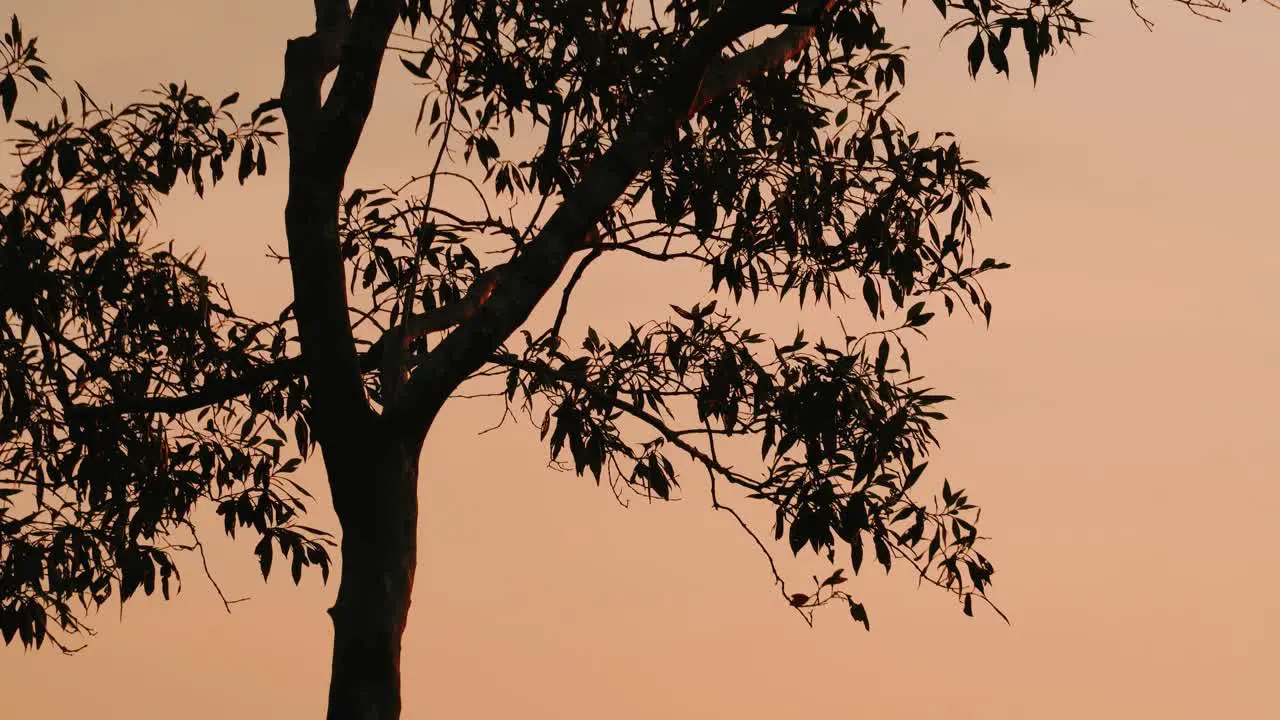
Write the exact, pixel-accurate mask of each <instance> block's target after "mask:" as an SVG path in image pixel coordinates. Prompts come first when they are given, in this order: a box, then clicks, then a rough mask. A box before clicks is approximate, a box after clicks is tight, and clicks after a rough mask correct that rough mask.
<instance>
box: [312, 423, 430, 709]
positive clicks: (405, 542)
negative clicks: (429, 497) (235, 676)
mask: <svg viewBox="0 0 1280 720" xmlns="http://www.w3.org/2000/svg"><path fill="white" fill-rule="evenodd" d="M371 425H372V428H371V430H372V432H369V433H367V434H366V433H353V434H352V435H350V436H348V437H345V438H342V439H341V440H339V441H338V442H339V443H340V447H336V448H334V450H335V451H336V452H333V453H329V452H327V451H326V453H325V464H326V466H328V469H329V473H330V477H329V483H330V487H331V488H333V493H334V508H335V510H336V511H337V514H338V519H339V521H340V523H341V525H342V566H341V573H342V578H341V580H340V581H339V584H338V598H337V601H336V602H335V603H334V606H333V608H332V609H331V610H330V611H329V614H330V616H332V618H333V668H332V672H331V675H330V680H329V712H328V718H329V720H395V719H396V718H399V717H400V641H401V637H402V636H403V634H404V629H405V623H406V621H407V619H408V615H409V599H410V595H411V594H412V592H413V574H414V569H415V566H416V563H417V524H418V495H417V492H418V455H419V451H420V449H421V446H422V444H421V441H420V440H418V441H414V440H412V439H405V438H404V437H403V436H402V435H401V434H400V433H396V432H394V431H392V430H391V429H390V428H388V427H387V423H386V421H385V420H383V419H381V418H379V419H378V420H376V421H375V422H373V423H372V424H371ZM362 436H363V437H362ZM331 458H332V460H331Z"/></svg>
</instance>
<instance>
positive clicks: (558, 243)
mask: <svg viewBox="0 0 1280 720" xmlns="http://www.w3.org/2000/svg"><path fill="white" fill-rule="evenodd" d="M833 1H834V0H827V2H833ZM813 3H814V0H807V1H802V3H801V8H808V9H814V8H813V7H812V5H813ZM794 4H795V3H794V0H771V1H768V2H765V1H763V0H752V1H751V2H747V1H746V0H740V2H738V3H736V4H734V5H733V6H732V7H729V8H726V9H724V10H722V11H721V12H720V13H719V14H718V15H716V16H715V17H713V18H711V20H710V21H709V22H708V23H707V24H706V25H705V26H704V27H703V28H702V29H701V30H700V31H699V32H698V33H697V34H696V35H695V36H694V37H693V38H692V39H691V40H690V41H689V42H688V44H686V45H685V46H684V47H683V48H682V49H681V50H680V51H679V53H678V54H677V56H676V58H675V61H674V62H673V63H672V64H671V71H670V74H669V76H668V78H667V80H666V82H665V83H663V85H662V87H661V88H660V89H659V90H658V92H657V93H656V95H655V97H653V98H650V99H647V100H646V101H645V103H644V108H643V110H642V111H641V112H639V113H637V114H636V116H635V119H634V120H633V121H632V122H631V123H629V124H628V125H626V126H625V127H624V128H623V129H621V130H620V131H619V133H618V137H617V140H616V141H615V142H614V143H613V145H611V146H610V147H609V149H608V150H606V151H605V152H604V154H602V155H601V156H600V157H599V158H598V159H597V160H596V161H595V162H594V163H592V164H591V166H590V167H589V168H588V169H587V171H586V172H585V173H584V174H583V176H582V178H581V179H580V181H579V183H578V185H577V186H576V187H575V188H574V189H573V190H572V191H571V192H569V193H568V195H567V197H566V199H565V201H564V203H562V204H561V205H560V207H559V208H557V210H556V211H555V213H553V214H552V216H551V218H550V219H549V220H548V221H547V224H546V225H545V226H544V227H543V228H542V230H541V231H540V232H539V233H538V234H537V236H536V237H535V238H534V239H533V240H531V241H530V242H529V244H528V246H527V247H526V251H525V252H524V253H523V254H522V255H521V256H520V257H518V258H516V259H515V260H513V261H512V262H511V264H510V266H509V268H508V271H507V272H506V273H505V276H504V277H503V281H502V283H501V284H500V285H499V287H498V289H497V291H496V292H495V293H494V294H493V297H492V298H491V299H490V301H489V302H488V303H486V304H485V305H484V306H483V307H481V309H480V311H479V312H477V313H476V314H475V316H474V317H473V318H472V319H471V320H470V321H469V322H467V323H465V324H463V325H461V326H459V327H458V329H457V330H455V331H454V332H453V333H451V334H450V335H449V336H448V337H446V338H445V339H444V341H443V342H441V344H440V346H439V347H437V348H436V350H435V352H433V353H432V354H431V356H430V357H429V358H428V359H427V360H426V362H424V363H423V364H422V365H421V366H419V368H418V370H417V371H416V372H415V373H414V375H413V377H412V378H410V380H409V383H408V385H407V386H406V388H405V392H404V393H403V394H402V395H401V400H400V401H399V402H398V403H396V404H395V405H393V407H392V408H391V409H390V410H389V412H390V413H391V414H393V415H397V416H403V417H405V418H406V419H408V420H409V421H410V422H411V424H412V426H413V427H415V428H418V429H419V430H424V429H425V428H426V427H427V425H428V424H429V422H430V419H431V418H432V417H434V416H435V413H436V412H437V411H438V410H439V408H440V406H441V405H443V404H444V401H445V400H446V399H447V398H448V396H449V394H450V393H451V392H452V391H453V389H454V388H456V387H457V386H458V384H459V383H460V382H462V381H463V380H464V379H465V378H466V377H468V376H469V375H470V374H471V373H472V372H474V371H475V370H477V369H479V368H480V367H481V366H482V365H483V364H484V363H486V362H488V361H489V359H490V358H491V357H492V356H493V354H494V352H495V351H496V350H497V348H498V347H500V346H501V345H502V343H503V342H504V341H505V340H506V338H507V337H509V336H510V335H511V333H513V332H515V331H516V330H517V329H518V328H519V327H520V326H521V325H522V324H523V323H524V322H525V320H527V319H528V317H529V315H530V313H532V312H533V309H534V307H535V306H536V305H537V304H538V302H539V301H540V300H541V299H542V297H543V296H544V295H545V294H546V293H547V291H548V290H550V288H551V286H552V285H553V284H554V283H555V282H556V280H557V279H558V278H559V277H560V274H561V273H562V272H563V271H564V267H565V265H566V263H567V262H568V260H569V257H570V255H571V254H572V252H573V250H574V249H576V247H577V242H578V239H579V238H582V237H584V236H586V234H587V233H588V232H589V231H590V229H591V228H592V227H593V226H594V225H595V223H596V222H597V220H598V219H599V218H600V217H601V216H602V215H603V214H604V213H605V211H607V210H608V208H609V207H611V206H612V205H613V204H614V202H616V201H617V199H618V198H619V197H620V196H621V195H622V194H623V192H625V191H626V189H627V187H628V185H630V183H631V181H632V180H633V179H634V178H635V177H636V175H637V174H638V173H639V172H640V171H641V170H642V169H643V168H644V167H646V166H647V165H648V163H649V160H650V158H651V157H652V155H653V154H654V153H655V152H657V151H658V150H659V149H660V148H661V147H662V146H663V144H664V141H665V140H666V138H668V137H670V135H671V133H673V132H674V131H675V128H676V127H677V126H678V124H679V123H680V122H681V121H683V120H685V119H686V118H687V117H688V116H689V114H690V108H694V107H695V100H697V99H698V98H700V97H702V96H703V94H700V93H699V86H700V85H701V84H702V83H701V82H700V81H699V78H702V77H703V75H704V73H706V72H708V69H709V68H712V67H713V66H715V65H716V64H717V63H720V62H724V61H722V60H721V59H720V53H721V51H722V50H723V49H724V48H726V47H728V46H729V45H730V43H732V42H733V41H735V40H737V39H738V38H740V37H742V36H743V35H745V34H747V33H749V32H751V31H753V30H755V29H757V28H760V27H764V26H766V25H768V24H769V23H771V22H772V20H773V19H774V18H776V17H777V16H778V14H779V13H781V12H782V11H784V10H786V9H787V8H789V7H791V6H792V5H794ZM790 32H791V31H790V30H788V31H786V32H784V35H786V34H787V33H790ZM808 33H809V35H808V36H810V37H811V36H812V30H809V31H808ZM794 42H795V41H794V40H792V41H791V43H792V45H794ZM775 52H778V53H780V55H779V56H778V58H779V59H778V60H777V61H778V62H782V61H783V60H785V57H786V56H787V55H786V53H785V52H784V49H783V48H779V49H777V50H775ZM718 75H725V76H726V77H731V74H727V73H719V74H718ZM718 75H717V76H718ZM741 79H744V78H739V79H738V82H740V81H741ZM717 82H720V81H717Z"/></svg>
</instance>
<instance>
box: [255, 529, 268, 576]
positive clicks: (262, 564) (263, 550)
mask: <svg viewBox="0 0 1280 720" xmlns="http://www.w3.org/2000/svg"><path fill="white" fill-rule="evenodd" d="M253 554H254V555H257V556H258V567H259V568H260V569H261V570H262V579H263V580H266V579H267V576H268V575H270V574H271V536H270V535H264V536H263V537H262V539H261V540H259V541H258V544H257V546H255V547H254V548H253Z"/></svg>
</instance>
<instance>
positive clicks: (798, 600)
mask: <svg viewBox="0 0 1280 720" xmlns="http://www.w3.org/2000/svg"><path fill="white" fill-rule="evenodd" d="M807 602H809V596H808V595H805V594H804V593H796V594H794V595H792V596H791V607H800V606H801V605H804V604H805V603H807Z"/></svg>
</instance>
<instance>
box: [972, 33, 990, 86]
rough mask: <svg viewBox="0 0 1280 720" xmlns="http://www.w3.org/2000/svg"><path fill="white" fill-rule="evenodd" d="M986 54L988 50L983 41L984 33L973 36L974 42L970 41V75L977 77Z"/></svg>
mask: <svg viewBox="0 0 1280 720" xmlns="http://www.w3.org/2000/svg"><path fill="white" fill-rule="evenodd" d="M985 55H986V50H985V48H984V46H983V43H982V33H980V32H979V33H977V34H975V35H974V36H973V42H971V43H969V76H970V77H975V78H976V77H977V76H978V69H979V68H981V67H982V58H983V57H984V56H985Z"/></svg>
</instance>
